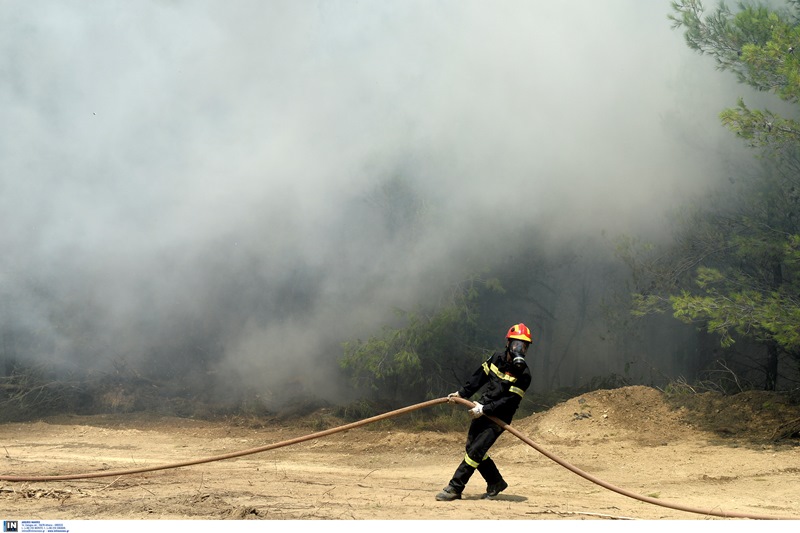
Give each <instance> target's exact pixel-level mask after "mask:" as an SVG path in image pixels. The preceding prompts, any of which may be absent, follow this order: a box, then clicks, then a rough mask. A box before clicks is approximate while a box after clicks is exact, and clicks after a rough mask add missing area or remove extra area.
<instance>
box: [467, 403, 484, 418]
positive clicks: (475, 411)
mask: <svg viewBox="0 0 800 533" xmlns="http://www.w3.org/2000/svg"><path fill="white" fill-rule="evenodd" d="M481 415H483V404H480V403H478V402H475V407H473V408H472V409H470V410H469V416H471V417H472V418H480V417H481Z"/></svg>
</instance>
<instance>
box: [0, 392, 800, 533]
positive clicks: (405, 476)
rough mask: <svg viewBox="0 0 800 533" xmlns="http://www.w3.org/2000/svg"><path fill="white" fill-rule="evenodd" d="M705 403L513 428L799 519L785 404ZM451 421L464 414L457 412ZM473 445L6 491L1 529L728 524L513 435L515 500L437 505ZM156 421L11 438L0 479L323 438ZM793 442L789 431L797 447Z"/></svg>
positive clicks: (713, 500)
mask: <svg viewBox="0 0 800 533" xmlns="http://www.w3.org/2000/svg"><path fill="white" fill-rule="evenodd" d="M734 398H735V400H727V399H723V398H721V397H717V396H714V395H698V396H697V397H696V398H693V399H692V401H693V402H694V403H693V404H687V405H688V406H686V405H685V406H683V407H680V408H676V407H675V406H673V405H670V404H668V403H667V401H666V400H665V398H664V397H663V395H662V394H661V393H660V392H659V391H657V390H655V389H651V388H647V387H627V388H623V389H615V390H611V391H595V392H593V393H589V394H586V395H584V396H581V397H579V398H573V399H571V400H569V401H567V402H564V403H562V404H560V405H558V406H556V407H554V408H552V409H550V410H548V411H546V412H543V413H537V414H535V415H532V416H529V417H526V418H522V419H518V420H515V421H514V423H513V427H514V428H516V429H517V430H519V431H520V432H521V433H523V434H524V435H525V436H526V437H528V438H529V439H531V440H532V441H534V442H535V443H536V445H538V446H540V447H541V448H542V449H544V450H546V451H547V452H548V453H550V454H553V455H554V456H557V457H558V458H560V459H561V460H563V461H566V462H567V463H569V464H570V465H573V466H574V467H576V468H578V469H580V470H582V471H584V472H587V473H588V474H590V475H592V476H594V477H596V478H599V479H600V480H602V481H603V482H605V483H608V484H611V485H613V486H615V487H619V488H622V489H624V490H626V491H629V492H631V493H634V494H637V495H642V496H645V497H648V498H654V499H656V500H659V501H662V502H667V503H677V504H679V505H681V506H686V507H691V508H696V509H701V510H702V509H714V510H716V511H723V512H731V513H741V514H745V515H750V514H753V515H758V516H775V517H790V518H794V519H800V493H798V490H797V486H798V480H799V479H800V446H797V444H798V439H797V436H796V435H795V436H794V437H792V436H791V435H789V437H788V438H783V439H780V440H777V441H775V440H774V438H775V437H776V435H779V434H780V431H781V429H783V430H785V429H786V428H787V427H789V426H787V424H789V423H791V422H792V421H796V420H797V419H798V418H800V412H798V410H797V409H798V408H797V407H792V406H790V405H786V404H784V403H782V402H780V401H776V399H775V397H774V396H763V395H759V394H758V393H745V394H741V395H737V396H736V397H734ZM454 409H464V408H463V406H456V407H454ZM464 411H465V413H464V431H463V432H441V433H440V432H432V431H425V432H410V431H408V430H404V429H402V428H401V425H400V424H399V423H398V424H394V423H393V422H389V423H387V422H382V423H381V424H380V429H374V428H373V426H366V427H363V428H357V429H352V430H349V431H346V432H342V433H336V434H334V435H330V436H326V437H323V438H320V439H315V440H312V441H308V442H303V443H300V444H295V445H292V446H288V447H284V448H280V449H277V450H272V451H267V452H262V453H258V454H253V455H247V456H244V457H240V458H236V459H229V460H224V461H215V462H210V463H204V464H200V465H194V466H187V467H182V468H178V469H168V470H162V471H156V472H151V473H143V474H135V475H129V476H111V477H103V478H96V479H88V480H76V481H60V482H37V481H17V482H8V481H0V509H2V513H0V514H2V515H3V516H2V517H0V518H2V519H19V520H26V519H33V520H96V519H122V520H132V519H147V520H166V519H180V520H194V519H198V520H199V519H202V520H224V519H236V520H242V519H266V520H270V519H277V520H287V519H288V520H471V519H504V520H563V519H568V520H582V519H585V520H611V519H647V520H661V519H671V520H723V519H724V518H719V517H714V516H707V515H704V514H702V513H692V512H686V511H681V510H675V509H671V508H668V507H664V506H661V505H656V504H653V503H647V502H642V501H639V500H637V499H635V498H631V497H628V496H625V495H622V494H619V493H616V492H613V491H611V490H608V489H606V488H604V487H602V486H601V485H598V484H596V483H594V482H592V481H589V480H587V479H584V478H583V477H581V476H579V475H577V474H576V473H574V472H572V471H570V470H568V469H566V468H564V467H563V466H561V465H560V464H558V463H557V462H555V461H553V460H551V459H550V458H548V457H547V456H545V455H543V454H542V453H540V452H539V451H537V450H536V449H534V448H533V447H531V446H529V445H528V444H526V443H524V442H523V441H521V440H520V439H518V438H516V437H515V436H514V435H513V434H511V433H508V432H507V433H505V434H504V435H503V436H502V437H501V438H500V440H499V441H498V443H497V444H496V445H495V447H494V448H493V450H492V456H493V457H494V459H495V461H496V462H497V464H498V466H499V467H500V470H501V472H502V473H503V474H504V476H505V478H506V480H507V481H508V483H509V485H510V487H509V488H508V490H507V491H506V492H504V493H503V494H501V495H500V496H499V497H498V498H496V499H495V500H482V499H480V496H481V495H482V493H483V492H484V489H485V484H484V482H483V480H482V479H481V478H480V476H479V475H478V474H477V473H476V475H475V477H473V479H472V481H471V482H470V484H469V485H468V486H467V489H466V491H465V493H464V499H463V500H460V501H454V502H447V503H445V502H437V501H435V500H434V495H435V494H436V493H437V492H438V491H439V490H440V489H441V488H442V487H443V486H444V485H446V483H447V481H448V480H449V478H450V476H451V475H452V473H453V471H454V469H455V467H456V466H457V464H458V462H459V461H460V460H461V458H462V457H463V441H464V434H465V432H466V427H467V424H468V421H469V420H468V417H467V414H466V410H465V409H464ZM320 429H321V428H319V427H316V428H314V427H310V426H309V425H308V424H304V423H300V422H297V423H284V424H281V425H274V426H272V425H271V426H268V427H248V425H246V424H238V425H237V424H231V423H230V422H228V423H222V422H207V421H199V420H192V419H183V418H163V417H158V418H154V417H150V416H147V415H142V414H137V415H130V414H128V415H113V416H112V415H102V416H91V417H77V416H76V417H58V418H52V419H44V420H40V421H36V422H32V423H9V424H3V425H0V465H2V467H1V468H0V475H16V476H39V475H56V474H70V473H84V472H99V471H104V470H109V471H115V470H122V469H127V468H134V467H142V466H150V465H160V464H167V463H175V462H179V461H184V460H186V461H188V460H194V459H200V458H204V457H210V456H216V455H221V454H227V453H231V452H235V451H239V450H247V449H252V448H256V447H259V446H263V445H267V444H270V443H275V442H282V441H285V440H288V439H291V438H295V437H299V436H302V435H306V434H309V433H313V432H314V431H319V430H320ZM789 433H790V434H791V431H790V432H789Z"/></svg>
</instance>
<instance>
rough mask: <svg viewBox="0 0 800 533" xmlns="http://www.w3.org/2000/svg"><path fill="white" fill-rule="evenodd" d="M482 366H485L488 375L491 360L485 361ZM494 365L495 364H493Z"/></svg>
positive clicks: (484, 369)
mask: <svg viewBox="0 0 800 533" xmlns="http://www.w3.org/2000/svg"><path fill="white" fill-rule="evenodd" d="M481 366H482V367H483V371H484V372H486V375H487V376H488V375H489V362H488V361H487V362H484V363H483V364H482V365H481ZM492 366H494V365H492Z"/></svg>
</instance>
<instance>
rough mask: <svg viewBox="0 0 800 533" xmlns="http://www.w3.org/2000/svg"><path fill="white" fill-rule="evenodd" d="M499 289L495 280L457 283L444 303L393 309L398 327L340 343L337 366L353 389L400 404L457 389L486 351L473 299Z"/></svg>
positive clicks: (473, 280)
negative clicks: (340, 353)
mask: <svg viewBox="0 0 800 533" xmlns="http://www.w3.org/2000/svg"><path fill="white" fill-rule="evenodd" d="M486 290H492V291H497V290H500V291H502V287H500V285H499V282H498V281H497V280H496V279H492V280H481V279H479V278H478V277H475V278H472V279H469V280H467V281H466V282H464V283H462V284H459V285H458V286H457V287H456V288H455V289H454V291H453V292H452V295H451V296H450V298H449V299H448V301H447V302H445V303H443V304H440V305H439V306H437V307H435V308H428V309H420V310H417V311H402V310H397V311H396V313H397V317H398V319H399V324H400V325H397V326H385V327H384V328H383V330H382V331H381V333H379V334H378V335H375V336H373V337H371V338H369V339H367V340H360V339H358V340H354V341H349V342H345V343H344V344H343V348H344V355H343V357H342V358H341V359H340V362H339V363H340V366H341V368H342V369H343V370H344V371H345V373H346V374H347V375H348V376H349V377H350V380H351V382H352V385H353V387H354V388H356V389H357V390H360V391H363V392H364V393H371V396H374V397H377V398H380V399H383V400H388V401H390V402H402V401H405V400H407V399H415V400H417V401H419V398H436V397H439V396H441V395H442V394H444V393H447V392H452V391H453V390H456V389H457V388H458V387H459V384H460V383H461V381H462V380H463V378H464V376H465V372H467V371H469V370H472V369H474V367H476V366H477V365H478V364H479V363H480V361H481V360H482V358H483V357H484V356H486V354H487V350H486V349H485V348H483V347H481V346H480V342H479V340H478V334H477V328H478V318H479V316H478V312H477V301H478V300H479V298H480V296H481V294H482V293H483V291H486Z"/></svg>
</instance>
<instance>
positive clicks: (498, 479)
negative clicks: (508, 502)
mask: <svg viewBox="0 0 800 533" xmlns="http://www.w3.org/2000/svg"><path fill="white" fill-rule="evenodd" d="M530 344H531V331H530V329H528V327H527V326H526V325H525V324H522V323H520V324H515V325H513V326H511V328H510V329H509V330H508V333H507V334H506V347H505V350H504V351H502V352H494V353H493V354H492V356H491V357H490V358H489V359H487V360H486V361H485V362H484V363H483V364H482V365H481V366H480V367H479V368H478V369H477V370H476V371H475V372H474V373H473V374H472V376H471V377H470V378H469V380H468V381H467V383H466V385H464V386H463V387H462V388H460V389H459V390H458V391H456V392H453V393H450V394H448V395H447V398H448V400H450V401H451V402H452V401H454V400H453V398H467V399H469V398H470V397H471V396H472V395H473V394H475V393H476V392H478V391H479V390H480V389H481V388H482V387H484V385H486V389H485V390H484V392H483V395H482V396H481V397H480V399H479V400H478V401H477V402H475V407H473V408H472V409H470V410H469V414H470V416H471V417H472V419H473V420H472V423H471V424H470V426H469V431H468V432H467V445H466V452H467V453H466V454H465V455H464V460H463V461H461V464H460V465H458V468H456V471H455V474H453V478H452V479H451V480H450V483H448V485H447V486H446V487H445V488H444V489H442V491H441V492H440V493H439V494H437V495H436V499H437V500H439V501H452V500H458V499H461V493H462V492H463V491H464V487H465V486H466V484H467V482H468V481H469V478H470V477H472V474H473V473H474V472H475V470H477V471H478V472H480V474H481V476H483V479H484V480H485V481H486V493H485V494H484V495H483V496H482V498H484V499H486V498H489V499H491V498H494V497H495V496H497V495H498V494H500V492H502V491H504V490H505V489H507V488H508V483H506V482H505V480H504V479H503V476H501V475H500V471H499V470H498V469H497V466H496V465H495V464H494V461H492V459H491V458H490V457H489V448H491V447H492V445H493V444H494V443H495V442H496V441H497V439H498V437H500V435H501V434H502V433H503V431H504V430H503V428H501V427H500V426H498V425H497V424H496V423H495V422H493V421H492V420H490V419H489V418H487V417H486V416H483V415H487V416H493V417H496V418H498V419H499V420H502V421H503V422H505V423H506V424H510V423H511V419H512V418H513V417H514V413H516V411H517V407H519V403H520V401H521V400H522V397H523V396H524V395H525V391H526V390H527V389H528V386H530V384H531V373H530V371H529V370H528V365H527V364H526V362H525V354H526V353H527V351H528V347H529V346H530Z"/></svg>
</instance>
